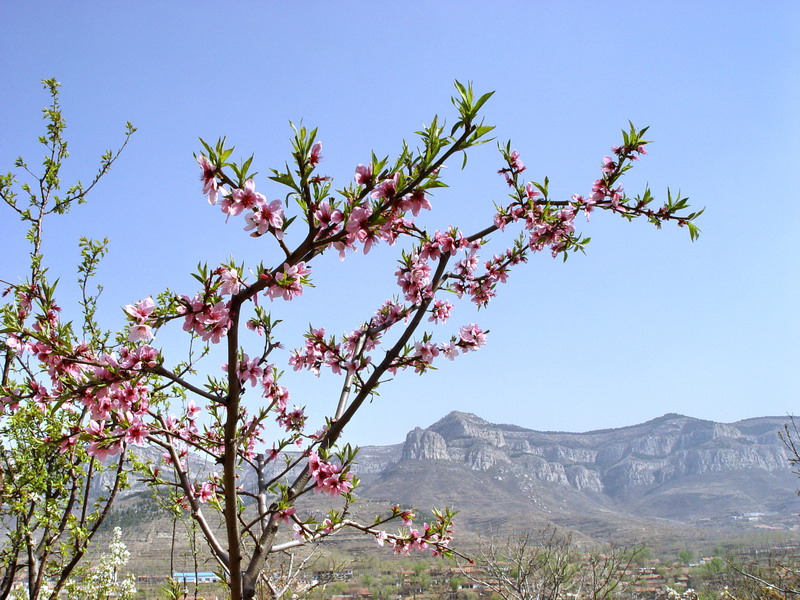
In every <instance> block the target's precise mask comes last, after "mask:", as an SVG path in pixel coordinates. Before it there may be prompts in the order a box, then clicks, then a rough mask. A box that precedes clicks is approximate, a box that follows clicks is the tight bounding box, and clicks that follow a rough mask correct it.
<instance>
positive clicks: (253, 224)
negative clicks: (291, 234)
mask: <svg viewBox="0 0 800 600" xmlns="http://www.w3.org/2000/svg"><path fill="white" fill-rule="evenodd" d="M244 220H245V223H246V225H245V227H244V230H245V231H252V230H254V229H255V230H256V232H255V233H253V234H251V235H264V234H265V233H267V232H268V231H270V230H271V231H272V232H273V233H274V234H275V237H276V238H278V239H279V240H280V239H283V205H282V204H281V201H280V200H273V201H272V202H269V203H267V202H266V200H265V201H264V202H263V203H261V204H259V205H258V206H256V207H255V209H254V210H253V212H251V213H249V214H247V215H246V216H245V218H244Z"/></svg>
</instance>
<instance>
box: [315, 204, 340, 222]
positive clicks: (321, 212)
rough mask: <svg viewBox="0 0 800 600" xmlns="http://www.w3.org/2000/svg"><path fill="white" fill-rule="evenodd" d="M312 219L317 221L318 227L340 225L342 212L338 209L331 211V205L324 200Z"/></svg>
mask: <svg viewBox="0 0 800 600" xmlns="http://www.w3.org/2000/svg"><path fill="white" fill-rule="evenodd" d="M314 218H315V219H316V220H317V222H318V223H319V226H320V227H330V226H331V225H334V224H336V223H341V222H342V220H343V219H344V216H343V215H342V211H340V210H339V209H338V208H337V209H331V205H330V204H329V203H328V201H327V200H326V201H324V202H322V203H321V204H320V205H319V208H317V210H315V211H314Z"/></svg>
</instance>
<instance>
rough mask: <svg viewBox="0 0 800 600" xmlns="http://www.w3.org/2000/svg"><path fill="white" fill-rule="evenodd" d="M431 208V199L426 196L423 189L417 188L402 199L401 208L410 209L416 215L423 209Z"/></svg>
mask: <svg viewBox="0 0 800 600" xmlns="http://www.w3.org/2000/svg"><path fill="white" fill-rule="evenodd" d="M423 208H424V209H425V210H430V209H431V203H430V200H428V198H427V197H426V196H425V192H424V191H423V190H415V191H414V192H413V193H411V194H408V195H407V196H405V197H404V198H403V199H402V200H401V201H400V210H403V211H407V210H410V211H411V213H412V214H413V215H414V216H415V217H416V216H417V215H418V214H419V211H420V210H421V209H423Z"/></svg>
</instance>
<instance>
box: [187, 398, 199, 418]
mask: <svg viewBox="0 0 800 600" xmlns="http://www.w3.org/2000/svg"><path fill="white" fill-rule="evenodd" d="M199 413H200V407H199V406H197V405H196V404H195V403H194V400H189V402H187V403H186V418H187V419H189V420H190V421H194V420H195V419H196V418H197V415H198V414H199Z"/></svg>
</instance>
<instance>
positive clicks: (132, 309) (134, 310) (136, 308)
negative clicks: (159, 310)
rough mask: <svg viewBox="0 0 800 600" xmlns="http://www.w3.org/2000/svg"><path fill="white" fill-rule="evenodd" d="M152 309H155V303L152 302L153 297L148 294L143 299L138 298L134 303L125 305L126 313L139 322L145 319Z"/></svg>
mask: <svg viewBox="0 0 800 600" xmlns="http://www.w3.org/2000/svg"><path fill="white" fill-rule="evenodd" d="M153 309H155V304H154V303H153V298H152V297H150V296H148V297H147V298H145V299H144V300H139V302H136V303H135V304H127V305H125V309H124V310H125V312H126V313H128V314H129V315H130V316H131V317H133V318H134V319H136V320H137V321H139V322H140V323H142V322H144V321H146V320H147V317H149V316H150V315H151V314H152V312H153Z"/></svg>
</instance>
